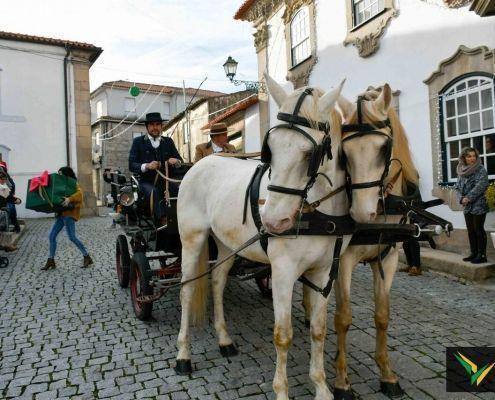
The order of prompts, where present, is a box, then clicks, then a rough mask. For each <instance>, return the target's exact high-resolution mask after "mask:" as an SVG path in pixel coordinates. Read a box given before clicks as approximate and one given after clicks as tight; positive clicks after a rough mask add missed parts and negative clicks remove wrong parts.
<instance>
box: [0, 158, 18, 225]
mask: <svg viewBox="0 0 495 400" xmlns="http://www.w3.org/2000/svg"><path fill="white" fill-rule="evenodd" d="M0 168H1V169H0V170H1V171H4V172H5V174H6V175H7V180H8V185H9V186H10V191H11V195H12V196H11V197H10V198H9V200H8V201H7V206H6V207H7V212H8V213H9V219H10V223H11V224H12V225H13V226H14V232H17V233H19V232H20V231H21V227H20V225H19V221H18V220H17V210H16V208H15V206H16V205H19V204H21V199H19V198H18V197H15V182H14V180H13V179H12V177H11V176H10V175H9V171H8V169H7V163H6V162H5V161H0Z"/></svg>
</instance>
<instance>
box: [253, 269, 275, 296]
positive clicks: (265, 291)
mask: <svg viewBox="0 0 495 400" xmlns="http://www.w3.org/2000/svg"><path fill="white" fill-rule="evenodd" d="M255 281H256V284H257V285H258V289H259V290H260V292H261V296H262V297H263V298H265V299H271V298H272V276H271V274H269V275H267V276H260V277H257V278H255Z"/></svg>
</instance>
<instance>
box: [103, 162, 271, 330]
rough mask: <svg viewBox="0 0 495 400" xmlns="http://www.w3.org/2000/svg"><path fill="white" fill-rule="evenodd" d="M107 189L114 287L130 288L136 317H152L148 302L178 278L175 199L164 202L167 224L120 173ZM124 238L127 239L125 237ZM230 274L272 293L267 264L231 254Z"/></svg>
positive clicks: (211, 250) (211, 245)
mask: <svg viewBox="0 0 495 400" xmlns="http://www.w3.org/2000/svg"><path fill="white" fill-rule="evenodd" d="M190 167H191V166H190V165H183V166H182V167H181V168H180V169H179V170H177V171H176V173H175V175H176V176H177V175H178V176H179V177H180V176H183V175H184V174H185V173H186V172H187V170H188V169H189V168H190ZM112 185H113V190H112V193H113V195H114V200H115V204H118V205H117V206H116V209H117V211H118V213H115V214H114V220H115V221H116V222H117V223H118V224H119V225H120V226H121V228H122V230H123V234H121V235H119V236H118V237H117V241H116V247H115V264H116V270H117V278H118V282H119V285H120V286H121V287H123V288H127V287H130V292H131V300H132V305H133V309H134V313H135V314H136V317H137V318H138V319H140V320H143V321H144V320H147V319H149V318H150V317H151V313H152V309H153V302H155V301H156V300H158V299H160V298H161V297H162V296H163V295H165V293H166V292H167V291H168V290H169V289H171V288H172V287H177V286H180V281H181V250H182V246H181V242H180V237H179V232H178V227H177V212H176V204H177V199H176V198H170V199H169V200H168V201H167V204H166V209H167V222H166V224H165V225H161V226H159V224H158V223H157V221H155V220H154V218H153V217H152V216H151V215H150V212H149V204H147V202H146V200H145V199H144V197H143V195H142V193H140V191H139V189H138V182H137V180H136V179H135V178H134V177H131V179H130V180H128V179H127V178H126V177H125V176H124V175H119V174H112ZM128 238H129V239H130V240H128ZM209 242H210V243H209V253H210V264H214V263H215V258H216V248H215V244H214V241H213V240H212V238H210V241H209ZM230 275H231V276H232V275H233V276H236V277H237V278H238V279H239V280H242V281H244V280H250V279H254V280H255V282H256V284H257V286H258V288H259V290H260V292H261V295H262V296H263V297H265V298H270V297H271V287H270V267H269V265H264V264H257V263H253V262H251V261H248V260H245V259H243V258H241V257H238V256H236V259H235V263H234V266H233V267H232V269H231V271H230Z"/></svg>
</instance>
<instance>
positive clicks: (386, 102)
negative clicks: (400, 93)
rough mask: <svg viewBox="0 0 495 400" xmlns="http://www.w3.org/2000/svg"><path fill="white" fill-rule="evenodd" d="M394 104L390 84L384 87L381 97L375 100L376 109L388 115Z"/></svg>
mask: <svg viewBox="0 0 495 400" xmlns="http://www.w3.org/2000/svg"><path fill="white" fill-rule="evenodd" d="M391 103H392V89H391V88H390V86H389V84H388V83H386V84H385V85H383V89H382V92H381V93H380V96H378V98H377V99H376V100H375V104H376V107H377V109H378V110H379V111H381V112H383V113H384V114H387V112H388V109H389V108H390V104H391Z"/></svg>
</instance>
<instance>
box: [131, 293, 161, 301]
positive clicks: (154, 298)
mask: <svg viewBox="0 0 495 400" xmlns="http://www.w3.org/2000/svg"><path fill="white" fill-rule="evenodd" d="M162 296H163V292H158V293H155V294H148V295H141V296H138V297H137V298H136V301H137V302H138V303H153V302H154V301H157V300H158V299H160V297H162Z"/></svg>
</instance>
